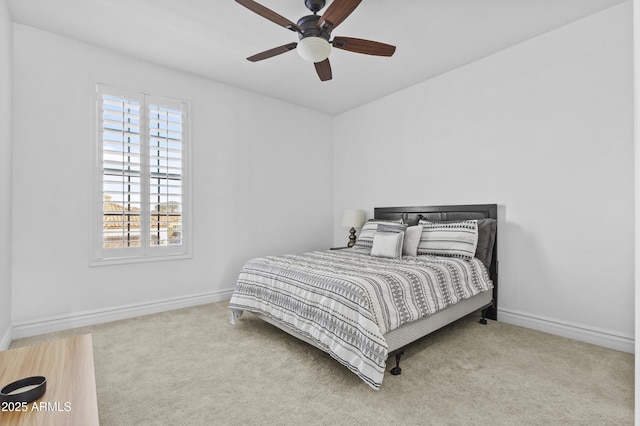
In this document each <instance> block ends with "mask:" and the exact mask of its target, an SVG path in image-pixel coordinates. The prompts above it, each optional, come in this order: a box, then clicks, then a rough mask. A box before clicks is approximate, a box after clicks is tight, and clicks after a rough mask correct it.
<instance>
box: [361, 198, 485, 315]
mask: <svg viewBox="0 0 640 426" xmlns="http://www.w3.org/2000/svg"><path fill="white" fill-rule="evenodd" d="M373 216H374V218H375V219H385V220H390V219H391V220H393V219H404V220H412V219H413V220H415V219H418V218H424V219H427V220H433V221H451V220H467V219H485V218H489V219H496V223H497V219H498V205H497V204H471V205H461V206H411V207H376V208H374V210H373ZM489 276H490V277H491V280H492V281H493V309H489V310H488V311H487V317H488V318H491V319H494V320H495V319H497V316H498V315H497V310H498V226H497V225H496V237H495V241H494V244H493V252H492V256H491V265H489Z"/></svg>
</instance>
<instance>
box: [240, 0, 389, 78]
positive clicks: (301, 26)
mask: <svg viewBox="0 0 640 426" xmlns="http://www.w3.org/2000/svg"><path fill="white" fill-rule="evenodd" d="M361 1H362V0H333V2H332V3H331V4H330V5H329V7H328V8H327V10H326V11H325V12H324V13H323V14H322V16H319V15H318V12H319V11H320V10H321V9H322V8H323V7H324V5H325V3H326V0H304V4H305V6H306V7H307V9H309V10H310V11H311V12H313V15H307V16H303V17H302V18H300V19H299V20H298V23H297V24H295V23H293V22H291V21H290V20H288V19H287V18H285V17H283V16H281V15H278V14H277V13H276V12H274V11H272V10H271V9H269V8H267V7H265V6H262V5H261V4H259V3H256V2H255V1H253V0H236V2H238V3H240V4H241V5H242V6H244V7H246V8H247V9H249V10H251V11H253V12H255V13H257V14H258V15H260V16H262V17H263V18H266V19H268V20H270V21H272V22H275V23H276V24H278V25H281V26H283V27H285V28H286V29H288V30H291V31H293V32H296V33H298V37H299V41H298V42H297V43H296V42H293V43H287V44H285V45H282V46H278V47H274V48H273V49H269V50H266V51H264V52H261V53H258V54H256V55H253V56H249V57H248V58H247V59H248V60H249V61H251V62H257V61H262V60H263V59H268V58H271V57H273V56H276V55H280V54H282V53H286V52H289V51H290V50H293V49H297V51H298V54H299V55H300V56H301V57H302V59H304V60H306V61H309V62H313V63H314V64H315V67H316V72H317V73H318V77H320V80H322V81H327V80H331V78H332V74H331V64H330V63H329V59H328V58H329V54H330V53H331V47H332V46H333V47H335V48H336V49H342V50H348V51H350V52H356V53H364V54H365V55H376V56H392V55H393V53H394V52H395V51H396V47H395V46H392V45H390V44H385V43H380V42H377V41H371V40H363V39H360V38H352V37H334V38H333V40H330V39H331V31H333V30H334V29H335V28H336V27H337V26H338V25H340V24H341V23H342V22H343V21H344V20H345V19H346V18H347V17H348V16H349V15H350V14H351V12H353V11H354V10H355V8H356V7H358V5H359V4H360V2H361Z"/></svg>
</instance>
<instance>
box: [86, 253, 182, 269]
mask: <svg viewBox="0 0 640 426" xmlns="http://www.w3.org/2000/svg"><path fill="white" fill-rule="evenodd" d="M191 258H193V255H192V254H185V253H180V254H168V255H164V256H148V257H112V258H105V259H92V260H91V261H90V262H89V266H91V267H93V266H109V265H123V264H127V263H146V262H159V261H167V260H181V259H191Z"/></svg>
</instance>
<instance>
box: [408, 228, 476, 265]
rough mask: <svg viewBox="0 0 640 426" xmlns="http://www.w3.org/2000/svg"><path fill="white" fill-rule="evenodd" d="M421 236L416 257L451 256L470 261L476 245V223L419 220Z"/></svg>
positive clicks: (473, 255)
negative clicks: (426, 255)
mask: <svg viewBox="0 0 640 426" xmlns="http://www.w3.org/2000/svg"><path fill="white" fill-rule="evenodd" d="M420 225H422V236H421V237H420V243H418V255H421V254H430V255H433V256H451V257H462V258H465V259H472V258H473V257H475V254H476V247H477V245H478V221H477V220H463V221H460V222H444V223H443V222H441V223H436V222H429V221H426V220H421V221H420Z"/></svg>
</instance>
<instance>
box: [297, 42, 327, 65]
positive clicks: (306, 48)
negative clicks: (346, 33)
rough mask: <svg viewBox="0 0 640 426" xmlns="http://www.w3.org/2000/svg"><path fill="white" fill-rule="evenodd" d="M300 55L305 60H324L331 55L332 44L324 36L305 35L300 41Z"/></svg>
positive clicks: (298, 48)
mask: <svg viewBox="0 0 640 426" xmlns="http://www.w3.org/2000/svg"><path fill="white" fill-rule="evenodd" d="M296 50H297V51H298V55H300V57H301V58H302V59H304V60H305V61H309V62H313V63H316V62H322V61H324V60H325V59H327V58H328V57H329V54H330V53H331V45H330V44H329V42H328V41H327V40H325V39H323V38H322V37H314V36H310V37H305V38H303V39H301V40H300V41H299V42H298V46H297V48H296Z"/></svg>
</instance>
